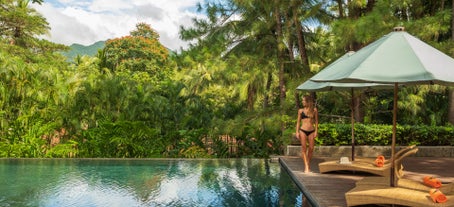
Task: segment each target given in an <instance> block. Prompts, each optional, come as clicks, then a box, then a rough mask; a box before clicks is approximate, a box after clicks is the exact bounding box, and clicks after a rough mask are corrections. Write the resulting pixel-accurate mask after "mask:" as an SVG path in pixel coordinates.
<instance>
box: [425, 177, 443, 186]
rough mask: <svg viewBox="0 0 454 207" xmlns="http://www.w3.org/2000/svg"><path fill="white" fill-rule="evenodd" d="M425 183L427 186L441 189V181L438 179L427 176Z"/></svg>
mask: <svg viewBox="0 0 454 207" xmlns="http://www.w3.org/2000/svg"><path fill="white" fill-rule="evenodd" d="M423 182H424V184H425V185H427V186H429V187H433V188H440V187H441V185H442V184H441V181H440V180H439V179H437V178H434V177H431V176H425V177H424V179H423Z"/></svg>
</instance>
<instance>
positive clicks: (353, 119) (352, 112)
mask: <svg viewBox="0 0 454 207" xmlns="http://www.w3.org/2000/svg"><path fill="white" fill-rule="evenodd" d="M351 93H352V95H351V97H352V102H351V104H350V108H351V109H350V111H351V121H352V161H355V118H354V115H355V113H354V111H355V94H354V93H353V88H351Z"/></svg>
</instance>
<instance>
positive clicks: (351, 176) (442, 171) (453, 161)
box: [279, 156, 454, 207]
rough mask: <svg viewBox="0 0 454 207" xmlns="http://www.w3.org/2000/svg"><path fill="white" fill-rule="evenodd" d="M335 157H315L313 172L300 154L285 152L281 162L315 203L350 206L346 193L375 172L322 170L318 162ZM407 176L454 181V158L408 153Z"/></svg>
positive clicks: (325, 205) (328, 206) (329, 206)
mask: <svg viewBox="0 0 454 207" xmlns="http://www.w3.org/2000/svg"><path fill="white" fill-rule="evenodd" d="M332 159H333V158H313V159H312V162H311V170H312V172H311V173H308V174H306V173H304V163H303V161H302V159H301V158H299V157H289V156H283V157H280V158H279V161H280V162H281V165H283V167H284V168H286V169H287V170H288V171H289V174H290V176H291V177H292V178H293V179H294V180H295V182H297V183H296V184H297V185H298V186H299V187H300V188H301V189H302V191H303V194H304V195H305V197H307V199H308V200H310V201H313V203H312V202H310V203H311V204H312V206H321V207H344V206H347V203H346V200H345V193H346V192H347V191H349V190H351V189H352V188H354V186H355V183H356V181H358V180H361V179H362V178H363V177H365V176H375V175H371V174H367V173H360V172H356V173H355V172H350V173H349V172H343V173H342V172H341V173H326V174H321V173H319V171H318V163H320V162H323V161H326V160H332ZM403 165H404V170H405V176H404V177H405V178H409V179H414V180H422V178H423V177H424V176H425V175H432V176H436V177H439V178H440V179H441V180H442V182H454V158H452V157H448V158H446V157H443V158H437V157H407V158H406V159H405V160H404V161H403Z"/></svg>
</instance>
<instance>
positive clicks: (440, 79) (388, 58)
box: [310, 31, 454, 85]
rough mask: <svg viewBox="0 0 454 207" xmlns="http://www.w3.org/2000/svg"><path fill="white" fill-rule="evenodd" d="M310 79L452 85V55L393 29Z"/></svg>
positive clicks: (453, 61) (315, 80)
mask: <svg viewBox="0 0 454 207" xmlns="http://www.w3.org/2000/svg"><path fill="white" fill-rule="evenodd" d="M310 80H312V81H314V82H345V83H358V82H359V83H360V82H362V83H367V82H369V83H370V82H375V83H392V84H394V83H399V84H405V85H409V84H441V85H454V59H453V58H451V57H449V56H448V55H446V54H444V53H442V52H441V51H439V50H437V49H435V48H433V47H432V46H430V45H428V44H426V43H425V42H423V41H421V40H419V39H418V38H416V37H414V36H412V35H410V34H408V33H407V32H405V31H393V32H391V33H389V34H387V35H385V36H383V37H382V38H380V39H378V40H377V41H375V42H373V43H371V44H369V45H368V46H366V47H364V48H362V49H360V50H358V51H357V52H356V53H354V54H351V55H349V56H348V57H343V58H342V60H341V61H336V62H334V63H333V64H331V65H329V66H328V67H326V68H325V69H323V70H322V71H320V72H319V73H318V74H317V75H315V76H314V77H312V78H310Z"/></svg>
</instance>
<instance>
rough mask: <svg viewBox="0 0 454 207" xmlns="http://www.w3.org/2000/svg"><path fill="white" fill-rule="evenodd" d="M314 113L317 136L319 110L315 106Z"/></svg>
mask: <svg viewBox="0 0 454 207" xmlns="http://www.w3.org/2000/svg"><path fill="white" fill-rule="evenodd" d="M314 115H315V117H314V118H315V137H317V136H318V110H317V108H314Z"/></svg>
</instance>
